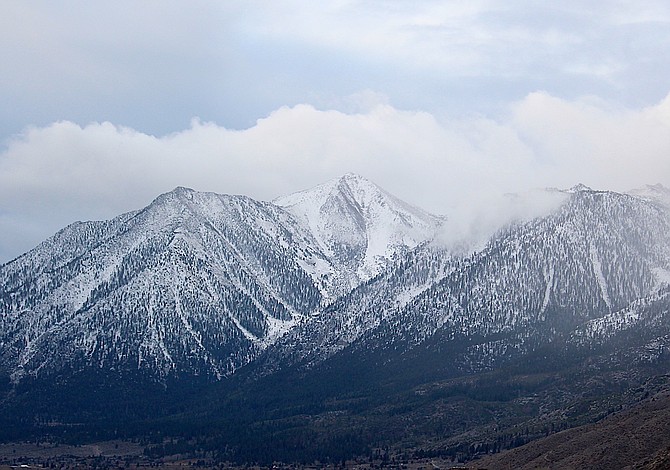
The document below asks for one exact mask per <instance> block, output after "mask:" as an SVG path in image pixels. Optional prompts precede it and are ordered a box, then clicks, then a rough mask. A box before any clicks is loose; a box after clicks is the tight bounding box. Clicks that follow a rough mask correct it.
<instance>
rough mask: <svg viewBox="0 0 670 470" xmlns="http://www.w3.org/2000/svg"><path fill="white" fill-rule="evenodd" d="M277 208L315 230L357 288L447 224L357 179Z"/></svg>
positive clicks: (281, 203)
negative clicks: (282, 208)
mask: <svg viewBox="0 0 670 470" xmlns="http://www.w3.org/2000/svg"><path fill="white" fill-rule="evenodd" d="M274 202H275V203H276V204H278V205H279V206H281V207H284V208H285V209H286V210H288V211H289V212H291V213H292V214H293V215H294V216H295V217H296V218H298V219H299V220H300V221H301V222H302V223H303V224H304V225H305V226H306V227H309V230H310V232H311V233H312V235H313V236H314V238H315V239H316V240H317V242H318V244H319V248H320V249H321V250H322V251H323V252H324V253H326V255H327V256H328V257H329V258H330V259H332V260H334V262H336V263H337V264H338V265H339V266H340V268H341V269H342V271H344V272H347V273H348V274H349V282H350V285H351V287H355V286H356V285H358V284H360V283H361V282H362V281H367V280H368V279H370V278H372V277H374V276H376V275H377V274H379V273H381V272H383V271H384V270H385V269H386V268H387V267H388V266H389V265H390V262H391V261H392V260H396V259H398V258H399V257H401V256H402V255H404V254H405V253H407V252H408V251H409V250H411V249H413V248H414V247H416V246H417V245H419V244H421V243H423V242H425V241H426V240H431V239H432V238H433V237H434V236H435V234H436V232H437V230H438V229H439V228H440V226H441V225H442V223H443V221H444V219H442V218H440V217H437V216H434V215H432V214H429V213H427V212H425V211H423V210H421V209H419V208H417V207H413V206H411V205H409V204H407V203H405V202H403V201H401V200H400V199H398V198H396V197H395V196H393V195H391V194H389V193H387V192H386V191H384V190H383V189H381V188H380V187H379V186H377V185H375V184H374V183H372V182H370V181H369V180H367V179H365V178H362V177H360V176H358V175H354V174H351V173H349V174H346V175H344V176H343V177H341V178H338V179H334V180H332V181H329V182H327V183H325V184H322V185H320V186H317V187H315V188H312V189H309V190H307V191H301V192H298V193H294V194H291V195H289V196H284V197H281V198H278V199H276V200H275V201H274Z"/></svg>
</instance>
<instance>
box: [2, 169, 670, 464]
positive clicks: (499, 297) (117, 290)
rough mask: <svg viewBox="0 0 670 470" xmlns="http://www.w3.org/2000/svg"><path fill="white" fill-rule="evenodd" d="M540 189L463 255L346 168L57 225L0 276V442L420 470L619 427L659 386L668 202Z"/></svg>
mask: <svg viewBox="0 0 670 470" xmlns="http://www.w3.org/2000/svg"><path fill="white" fill-rule="evenodd" d="M546 193H547V194H549V195H551V197H552V198H553V199H554V200H555V201H556V204H555V205H554V207H553V208H552V209H550V210H549V209H548V210H547V211H546V212H545V213H544V214H542V215H540V216H538V215H535V216H533V217H529V218H519V219H518V220H510V221H508V223H506V224H505V225H504V226H502V227H501V228H500V229H499V230H497V231H496V232H495V233H494V234H493V235H492V236H491V237H490V239H489V240H488V241H487V242H486V243H485V244H484V245H483V246H479V247H476V248H472V249H470V250H469V251H468V250H463V249H462V247H460V248H459V249H455V248H454V247H452V246H450V244H449V243H447V242H445V241H444V240H448V239H449V237H444V236H443V235H444V234H448V233H449V231H450V229H451V227H450V220H449V218H448V217H441V216H435V215H432V214H429V213H427V212H425V211H423V210H421V209H418V208H416V207H413V206H411V205H409V204H407V203H405V202H403V201H401V200H399V199H397V198H396V197H394V196H392V195H390V194H389V193H387V192H385V191H384V190H382V189H381V188H379V187H377V186H376V185H375V184H373V183H371V182H370V181H368V180H366V179H364V178H362V177H360V176H357V175H353V174H347V175H345V176H343V177H342V178H339V179H336V180H333V181H330V182H327V183H325V184H323V185H320V186H317V187H315V188H313V189H309V190H306V191H303V192H298V193H295V194H291V195H288V196H285V197H281V198H278V199H276V200H275V201H274V202H272V203H269V202H259V201H254V200H252V199H250V198H248V197H244V196H228V195H218V194H212V193H199V192H196V191H192V190H189V189H184V188H177V189H175V190H173V191H171V192H169V193H166V194H163V195H161V196H159V197H158V198H157V199H156V200H154V201H153V202H152V203H151V204H150V205H149V206H147V207H146V208H144V209H142V210H139V211H135V212H130V213H127V214H123V215H120V216H118V217H117V218H115V219H112V220H109V221H104V222H85V223H82V222H79V223H75V224H72V225H70V226H69V227H67V228H65V229H63V230H62V231H60V232H58V233H57V234H56V235H54V236H53V237H52V238H50V239H49V240H47V241H45V242H43V243H42V244H40V245H39V246H38V247H36V248H35V249H33V250H32V251H30V252H28V253H26V254H24V255H23V256H20V257H19V258H17V259H15V260H13V261H11V262H9V263H7V264H5V265H3V266H1V267H0V315H1V316H0V374H1V375H2V380H3V381H2V388H0V393H2V396H1V397H0V407H2V409H3V413H2V415H3V416H4V418H2V420H3V422H2V423H0V424H4V427H5V429H6V430H5V431H3V432H2V433H0V438H2V439H5V440H10V441H15V440H18V439H25V438H33V437H35V436H39V437H40V438H42V439H46V440H50V441H58V442H61V441H65V440H68V439H69V440H75V441H77V442H85V441H96V440H98V441H99V440H103V439H110V438H112V437H114V438H124V439H142V440H143V442H144V443H145V448H144V457H143V458H146V459H149V460H150V461H152V462H156V461H158V460H160V459H162V458H165V457H166V456H169V455H173V456H174V455H180V456H182V457H184V456H186V457H184V458H196V457H197V458H198V459H201V460H202V461H203V462H209V463H210V464H212V465H214V464H216V463H220V462H233V463H236V464H240V465H242V464H251V463H260V464H268V465H269V464H271V463H272V462H275V463H276V462H284V463H304V464H307V463H311V464H314V463H317V464H325V463H334V462H339V463H341V462H345V464H346V462H347V461H350V462H355V463H356V464H357V465H363V464H364V463H365V464H366V465H400V464H401V463H402V462H405V463H409V462H410V461H415V462H424V463H428V462H436V463H435V464H436V465H437V460H440V461H444V462H445V463H452V464H455V462H458V461H460V462H463V461H470V462H472V461H473V459H476V458H478V457H481V456H482V455H484V454H490V453H494V452H498V451H500V450H503V449H506V448H513V447H519V446H521V445H523V444H525V443H527V442H529V441H533V440H536V439H539V438H543V437H545V436H548V435H553V434H554V433H556V432H558V431H561V430H563V429H567V428H575V429H590V428H576V427H577V426H583V425H589V424H590V423H594V422H597V421H599V420H602V419H603V418H605V417H609V418H607V419H609V420H610V421H611V420H614V421H615V422H620V421H621V420H624V418H617V417H616V416H619V415H618V414H617V413H626V412H628V411H627V410H628V409H630V408H631V407H634V406H638V404H639V403H640V402H644V400H651V399H654V397H656V396H659V397H666V396H667V392H668V391H670V354H669V352H670V350H669V348H670V197H668V194H670V192H669V191H668V190H667V189H666V188H663V187H662V186H659V185H656V186H647V187H645V188H641V189H638V190H634V191H631V192H630V193H628V194H624V193H616V192H610V191H598V190H593V189H590V188H588V187H586V186H584V185H578V186H575V187H574V188H572V189H569V190H556V189H548V190H546ZM473 246H474V245H473ZM663 399H664V400H665V399H666V398H663ZM644 403H646V402H644ZM640 406H643V408H641V409H645V410H655V409H656V408H654V407H653V406H648V405H644V404H643V405H640ZM612 415H614V416H615V417H614V418H612ZM621 416H624V417H625V416H628V415H625V414H623V415H621ZM617 420H619V421H617ZM608 422H609V421H608ZM575 432H576V431H575ZM630 433H631V435H633V436H634V435H635V434H636V431H635V429H631V430H630ZM655 442H656V441H655ZM561 445H563V444H561ZM664 446H666V447H669V448H670V439H665V440H663V439H660V440H658V442H657V443H655V444H653V445H647V446H646V447H644V449H645V451H644V453H645V455H648V456H649V458H652V457H654V455H655V453H656V452H658V453H659V454H658V455H659V456H664V455H665V454H664V453H663V452H665V450H666V448H665V447H664ZM542 448H543V447H542V446H541V445H539V444H538V445H536V447H534V448H533V449H542ZM514 455H515V458H516V459H519V458H521V457H517V456H519V455H521V456H523V455H526V454H524V453H516V454H514ZM528 455H531V454H530V453H529V454H528ZM532 455H533V459H537V458H538V457H537V452H536V453H534V454H532ZM589 455H591V454H589ZM643 457H644V455H642V456H641V457H640V459H642V458H643ZM546 458H547V459H549V460H550V456H546ZM562 458H563V457H562ZM585 458H586V457H585ZM658 458H659V459H660V458H661V457H658ZM356 459H357V460H356ZM436 459H437V460H436ZM589 459H591V460H590V463H589V465H590V466H592V468H607V467H598V465H599V464H598V461H597V459H596V458H595V457H589ZM593 459H596V460H593ZM545 460H546V459H545ZM563 461H564V460H563ZM575 461H580V462H585V461H586V460H584V459H582V460H579V459H576V460H575ZM489 462H490V465H497V464H495V462H496V461H495V460H489ZM608 462H609V463H608V465H611V459H610V460H609V461H608ZM470 465H473V468H474V466H475V465H476V461H474V463H471V464H470ZM500 465H503V463H501V464H500ZM519 465H521V463H520V464H519ZM603 465H605V464H603ZM490 468H497V467H490ZM500 468H502V467H500Z"/></svg>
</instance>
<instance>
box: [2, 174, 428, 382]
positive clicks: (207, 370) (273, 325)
mask: <svg viewBox="0 0 670 470" xmlns="http://www.w3.org/2000/svg"><path fill="white" fill-rule="evenodd" d="M301 197H302V198H303V201H308V202H314V201H317V202H318V201H320V202H319V204H318V206H309V205H305V204H303V205H301V204H300V198H301ZM286 201H296V202H295V203H293V204H291V205H290V207H287V208H286V209H285V208H284V207H283V206H285V205H286V206H288V204H287V203H286ZM300 209H302V210H303V212H301V211H300ZM440 223H441V219H439V218H438V217H435V216H432V215H430V214H427V213H425V212H423V211H421V210H419V209H416V208H413V207H411V206H409V205H407V204H405V203H403V202H401V201H399V200H398V199H396V198H394V197H393V196H391V195H389V194H388V193H386V192H384V191H383V190H381V189H380V188H378V187H377V186H375V185H374V184H373V183H371V182H369V181H367V180H365V179H363V178H361V177H358V176H355V175H351V174H350V175H346V176H345V177H343V178H341V179H338V180H336V181H333V182H331V183H327V184H326V185H322V186H319V187H316V188H314V189H312V190H308V191H305V192H303V193H298V194H295V195H292V196H287V197H286V198H282V199H280V200H279V203H278V204H273V203H267V202H259V201H254V200H252V199H250V198H247V197H244V196H228V195H219V194H213V193H200V192H196V191H193V190H190V189H186V188H176V189H175V190H173V191H171V192H169V193H166V194H163V195H161V196H159V197H158V198H156V200H154V201H153V202H152V203H151V204H150V205H149V206H147V207H146V208H144V209H142V210H139V211H135V212H130V213H127V214H123V215H121V216H119V217H117V218H115V219H112V220H110V221H102V222H77V223H74V224H72V225H70V226H68V227H66V228H64V229H63V230H61V231H60V232H58V233H57V234H55V235H54V236H53V237H51V238H50V239H48V240H46V241H45V242H43V243H41V244H40V245H39V246H37V247H36V248H35V249H33V250H31V251H30V252H28V253H26V254H24V255H23V256H21V257H19V258H17V259H16V260H13V261H11V262H9V263H7V264H5V265H3V266H0V372H1V373H3V374H7V375H9V376H11V378H12V379H13V381H14V382H17V381H20V380H21V378H22V377H24V376H26V375H28V376H33V377H35V376H40V377H48V376H49V375H50V374H52V373H57V372H58V371H60V370H62V369H64V368H69V369H72V370H77V369H81V368H86V367H95V368H99V369H101V370H124V369H125V370H127V369H130V370H140V371H142V372H144V373H146V374H147V375H148V376H149V377H154V378H156V379H158V380H162V379H164V378H166V377H180V376H204V377H209V378H211V379H218V378H221V377H223V376H225V375H228V374H231V373H232V372H234V371H235V370H236V369H237V368H238V367H239V366H241V365H243V364H245V363H247V362H249V361H251V360H253V359H254V358H255V357H257V356H258V354H259V353H260V352H261V351H262V350H264V349H265V348H267V347H268V346H269V345H271V344H273V343H274V342H275V341H276V340H277V339H278V338H279V337H281V336H282V335H284V334H285V333H286V332H287V331H290V330H291V329H293V328H294V327H295V326H296V325H297V324H299V323H302V322H304V321H306V319H308V318H309V317H310V316H311V315H313V314H314V313H315V312H317V311H318V310H319V309H320V308H321V307H322V306H323V305H325V304H326V303H328V302H330V301H332V300H333V299H336V298H338V297H339V296H341V295H344V294H346V293H348V292H349V291H350V290H351V289H352V288H354V287H356V286H357V285H358V284H360V282H361V281H364V280H367V279H369V278H370V277H371V276H373V275H374V274H376V273H378V272H380V271H381V270H382V269H384V267H386V266H387V265H389V264H390V263H391V261H392V260H394V259H397V258H398V257H399V256H401V255H402V254H404V253H406V252H408V251H410V250H411V249H413V248H414V247H415V246H417V245H418V244H420V243H424V242H426V241H427V240H429V239H430V238H432V237H433V236H434V233H435V230H436V229H437V227H438V226H439V224H440ZM330 229H332V230H333V233H334V234H335V235H334V236H332V237H331V236H329V235H328V230H330Z"/></svg>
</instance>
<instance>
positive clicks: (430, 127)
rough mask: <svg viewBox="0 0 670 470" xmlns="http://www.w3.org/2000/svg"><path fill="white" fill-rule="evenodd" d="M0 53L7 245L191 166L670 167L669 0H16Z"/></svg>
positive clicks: (490, 187) (465, 198)
mask: <svg viewBox="0 0 670 470" xmlns="http://www.w3.org/2000/svg"><path fill="white" fill-rule="evenodd" d="M0 64H2V69H1V70H2V72H1V73H0V103H2V106H1V107H0V141H1V142H0V262H4V261H7V260H9V259H11V258H13V257H14V256H17V255H18V254H20V253H22V252H24V251H26V250H28V249H30V248H32V247H33V246H35V245H36V244H37V243H38V242H39V241H41V240H43V239H45V238H46V237H48V236H49V235H51V234H52V233H53V232H55V231H56V230H57V229H59V228H61V227H63V226H65V225H67V224H68V223H70V222H73V221H76V220H88V219H102V218H109V217H112V216H114V215H117V214H119V213H121V212H125V211H128V210H132V209H136V208H140V207H143V206H144V205H146V204H147V203H149V202H150V201H151V200H152V199H153V198H154V197H155V196H157V195H158V194H160V193H162V192H165V191H168V190H170V189H172V188H173V187H175V186H178V185H181V186H188V187H192V188H194V189H197V190H203V191H216V192H221V193H238V194H239V193H242V194H247V195H249V196H252V197H255V198H259V199H272V198H274V197H276V196H279V195H281V194H284V193H288V192H292V191H296V190H299V189H304V188H307V187H310V186H313V185H315V184H317V183H320V182H323V181H325V180H328V179H331V178H333V177H336V176H338V175H341V174H343V173H346V172H357V173H360V174H362V175H363V176H366V177H368V178H369V179H371V180H373V181H375V182H377V183H378V184H380V185H381V186H383V187H385V188H386V189H387V190H389V191H390V192H392V193H394V194H396V195H398V196H400V197H401V198H404V199H406V200H407V201H409V202H412V203H414V204H417V205H420V206H422V207H424V208H426V209H429V210H432V211H434V212H441V213H447V214H448V213H450V212H451V211H455V210H456V211H460V212H461V213H462V212H463V208H464V207H465V208H468V207H470V206H472V207H473V210H475V209H476V208H477V207H478V206H481V205H482V204H484V202H486V201H488V200H489V199H490V198H491V197H492V196H493V195H498V194H501V193H504V192H507V191H523V190H526V189H528V188H531V187H543V186H557V187H569V186H572V185H574V184H576V183H578V182H583V183H585V184H588V185H590V186H592V187H597V188H602V189H614V190H626V189H630V188H633V187H637V186H640V185H642V184H644V183H657V182H660V183H663V184H665V185H667V186H670V95H669V93H670V3H668V2H667V1H635V2H633V1H609V0H604V1H599V2H584V1H583V0H580V1H571V0H565V1H563V2H560V4H559V2H537V1H514V0H510V1H502V0H498V1H477V0H474V1H469V2H456V1H420V0H419V1H417V0H414V1H371V0H368V1H329V2H314V1H307V0H305V1H280V2H277V1H250V0H244V1H223V2H222V1H205V0H202V1H195V2H193V1H190V2H187V1H165V0H161V1H158V0H156V1H141V2H137V1H132V2H131V1H115V2H89V1H67V0H66V1H62V2H51V1H46V0H45V1H30V0H5V1H4V2H3V8H2V15H1V16H0Z"/></svg>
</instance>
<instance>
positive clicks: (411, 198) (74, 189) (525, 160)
mask: <svg viewBox="0 0 670 470" xmlns="http://www.w3.org/2000/svg"><path fill="white" fill-rule="evenodd" d="M351 103H354V104H355V106H352V105H351ZM349 104H350V106H348V107H347V111H341V110H333V109H327V110H323V109H317V108H315V107H314V106H311V105H307V104H302V105H297V106H292V107H282V108H280V109H277V110H276V111H274V112H273V113H271V114H270V115H269V116H267V117H266V118H263V119H260V120H258V121H257V122H256V124H255V125H254V126H252V127H250V128H248V129H244V130H232V129H227V128H225V127H222V126H218V125H216V124H214V123H209V122H201V121H199V120H193V121H192V123H191V125H190V127H189V128H188V129H185V130H183V131H181V132H176V133H173V134H169V135H165V136H161V137H156V136H152V135H147V134H145V133H142V132H139V131H136V130H133V129H130V128H126V127H119V126H115V125H113V124H111V123H109V122H103V123H91V124H89V125H86V126H83V127H82V126H79V125H77V124H74V123H72V122H68V121H61V122H55V123H53V124H51V125H48V126H46V127H32V128H28V129H26V130H25V131H24V132H23V133H22V134H21V135H18V136H15V137H14V138H12V139H11V140H10V141H9V142H8V143H7V146H6V148H5V149H4V150H3V151H2V153H1V154H0V262H4V261H8V260H9V259H10V258H12V257H14V256H17V255H19V254H20V253H22V252H24V251H26V250H28V249H30V248H32V247H33V246H35V245H36V244H37V243H38V242H39V241H41V240H43V239H45V238H46V237H48V236H49V235H51V234H52V233H53V232H55V231H56V230H57V229H59V228H61V227H63V226H64V225H66V224H68V223H70V222H73V221H76V220H87V219H103V218H109V217H112V216H114V215H117V214H119V213H121V212H125V211H129V210H133V209H137V208H140V207H142V206H144V205H146V204H147V203H149V202H150V201H151V200H152V199H153V198H154V197H155V196H157V195H158V194H160V193H162V192H165V191H169V190H171V189H172V188H174V187H175V186H180V185H181V186H188V187H192V188H194V189H197V190H201V191H215V192H219V193H229V194H245V195H249V196H251V197H254V198H257V199H265V200H271V199H273V198H275V197H277V196H280V195H282V194H285V193H289V192H292V191H297V190H301V189H304V188H308V187H311V186H313V185H315V184H318V183H321V182H323V181H326V180H328V179H330V178H334V177H337V176H339V175H341V174H343V173H346V172H356V173H359V174H361V175H363V176H365V177H368V178H369V179H371V180H373V181H375V182H376V183H377V184H379V185H380V186H382V187H384V188H386V189H387V190H388V191H390V192H392V193H394V194H396V195H397V196H399V197H401V198H403V199H405V200H407V201H408V202H411V203H414V204H416V205H419V206H421V207H423V208H425V209H428V210H431V211H433V212H436V213H443V214H447V215H452V217H454V216H455V217H456V218H458V219H460V220H466V219H467V218H468V217H472V218H474V217H475V215H474V214H476V213H478V211H479V210H480V209H481V208H483V207H486V206H489V205H490V204H491V201H493V200H496V198H498V197H499V196H500V195H501V194H503V193H506V192H513V191H526V190H528V189H531V188H534V187H547V186H553V187H564V188H566V187H570V186H573V185H574V184H576V183H578V182H583V183H585V184H587V185H589V186H592V187H594V188H601V189H613V190H628V189H630V188H633V187H637V186H640V185H643V184H646V183H657V182H660V183H662V184H665V185H668V186H670V95H669V96H668V97H666V98H665V99H664V100H663V101H661V102H660V103H658V104H656V105H654V106H651V107H647V108H643V109H625V108H622V107H618V106H615V105H612V104H611V103H607V102H604V101H602V100H598V99H595V98H583V99H579V100H571V101H569V100H564V99H560V98H557V97H555V96H552V95H550V94H548V93H544V92H537V93H531V94H529V95H528V96H526V98H525V99H523V100H521V101H519V102H517V103H515V104H513V105H512V106H510V107H509V109H508V110H507V112H506V113H505V115H504V117H503V118H501V119H498V120H492V119H487V118H484V117H468V118H461V119H444V118H440V117H437V116H435V115H433V114H431V113H427V112H421V111H408V110H401V109H397V108H396V107H393V106H391V105H389V104H388V103H386V102H385V100H384V99H383V97H381V99H380V97H379V95H376V94H374V93H363V94H360V95H357V96H356V97H353V98H352V99H351V100H350V103H349ZM352 109H355V111H352Z"/></svg>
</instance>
